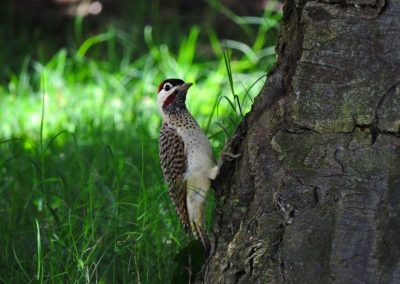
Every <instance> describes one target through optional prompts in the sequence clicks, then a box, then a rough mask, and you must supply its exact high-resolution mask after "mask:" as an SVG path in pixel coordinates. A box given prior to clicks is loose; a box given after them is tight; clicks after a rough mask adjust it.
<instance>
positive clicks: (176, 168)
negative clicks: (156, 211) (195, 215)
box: [159, 123, 189, 231]
mask: <svg viewBox="0 0 400 284" xmlns="http://www.w3.org/2000/svg"><path fill="white" fill-rule="evenodd" d="M159 146H160V162H161V168H162V171H163V174H164V178H165V180H166V182H167V183H168V186H169V196H170V197H171V199H172V202H173V203H174V205H175V208H176V212H177V213H178V215H179V218H180V219H181V222H182V224H183V226H184V227H185V231H188V229H189V218H188V213H187V206H186V182H184V181H183V175H184V173H185V171H186V165H187V161H186V156H185V145H184V144H183V141H182V139H181V137H180V136H179V135H178V133H177V131H176V130H175V129H173V128H171V127H169V126H168V125H167V124H166V123H164V124H163V126H162V128H161V131H160V145H159Z"/></svg>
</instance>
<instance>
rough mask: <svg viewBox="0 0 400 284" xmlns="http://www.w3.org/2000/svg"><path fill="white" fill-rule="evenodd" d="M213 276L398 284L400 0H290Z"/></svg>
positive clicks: (225, 198) (244, 131) (244, 128)
mask: <svg viewBox="0 0 400 284" xmlns="http://www.w3.org/2000/svg"><path fill="white" fill-rule="evenodd" d="M277 53H278V61H277V64H276V66H275V68H274V70H273V71H272V72H271V73H270V75H269V79H268V80H267V83H266V85H265V86H264V88H263V89H262V91H261V93H260V95H259V96H258V97H257V99H256V101H255V103H254V106H253V109H252V111H251V112H250V113H249V114H248V115H247V117H246V120H245V121H244V122H243V123H242V125H241V126H240V127H239V128H238V130H237V134H236V135H235V136H234V138H233V140H232V144H231V145H232V149H231V150H232V152H234V153H235V152H239V153H241V155H242V156H241V158H239V159H238V160H237V161H236V162H234V163H229V164H225V165H224V167H223V169H222V172H221V175H220V177H219V180H218V181H217V183H216V194H217V198H218V200H219V205H218V209H217V212H218V214H217V217H216V223H215V225H214V232H213V233H214V240H213V241H214V242H213V250H212V252H211V258H210V260H209V261H208V263H207V264H206V265H205V267H204V270H203V273H202V275H201V276H200V277H201V279H198V282H205V283H284V282H288V283H400V84H399V82H400V1H399V0H386V1H385V0H325V1H304V0H303V1H302V0H296V1H287V2H286V4H285V7H284V16H283V19H282V24H281V35H280V39H279V43H278V46H277Z"/></svg>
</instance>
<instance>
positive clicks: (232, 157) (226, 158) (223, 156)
mask: <svg viewBox="0 0 400 284" xmlns="http://www.w3.org/2000/svg"><path fill="white" fill-rule="evenodd" d="M240 156H241V155H240V154H233V153H230V152H225V151H223V152H222V153H221V159H222V160H224V161H228V162H232V161H233V160H235V159H237V158H239V157H240Z"/></svg>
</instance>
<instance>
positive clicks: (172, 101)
mask: <svg viewBox="0 0 400 284" xmlns="http://www.w3.org/2000/svg"><path fill="white" fill-rule="evenodd" d="M191 85H192V84H190V83H189V84H186V83H184V82H183V81H182V80H180V79H168V80H165V81H163V82H162V83H161V84H160V85H159V87H158V100H157V101H158V105H159V108H160V111H161V114H162V117H163V126H162V128H161V131H160V161H161V167H162V170H163V174H164V177H165V180H166V181H167V183H168V186H169V194H170V197H171V199H172V201H173V203H174V205H175V207H176V211H177V212H178V215H179V217H180V219H181V221H182V223H183V225H184V227H185V228H188V229H190V230H191V231H192V232H193V234H194V235H195V236H196V238H197V239H199V240H200V241H201V243H202V244H203V246H204V249H205V251H206V252H207V253H208V252H209V250H210V242H209V239H208V236H207V231H206V230H205V224H204V211H205V205H206V197H207V192H208V190H209V188H210V184H211V179H214V178H215V177H216V175H217V173H218V166H217V165H216V164H215V161H214V158H213V156H212V151H211V146H210V143H209V141H208V139H207V137H206V135H205V134H204V133H203V131H202V130H201V128H200V127H199V125H198V123H197V122H196V120H195V119H194V118H193V116H192V115H191V114H190V112H189V111H188V110H187V108H186V104H185V101H186V94H187V90H188V89H189V88H190V86H191Z"/></svg>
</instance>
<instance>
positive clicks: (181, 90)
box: [178, 83, 193, 93]
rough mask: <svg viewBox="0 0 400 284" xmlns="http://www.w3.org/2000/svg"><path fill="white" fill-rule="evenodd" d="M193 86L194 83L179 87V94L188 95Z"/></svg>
mask: <svg viewBox="0 0 400 284" xmlns="http://www.w3.org/2000/svg"><path fill="white" fill-rule="evenodd" d="M192 85H193V83H185V84H183V85H181V86H179V87H178V92H179V93H186V92H187V90H189V88H190V87H191V86H192Z"/></svg>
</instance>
